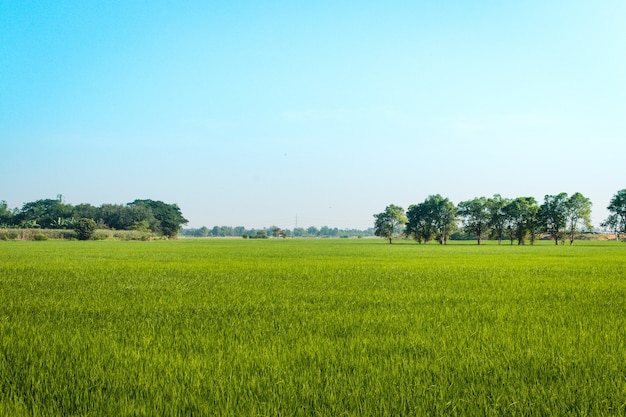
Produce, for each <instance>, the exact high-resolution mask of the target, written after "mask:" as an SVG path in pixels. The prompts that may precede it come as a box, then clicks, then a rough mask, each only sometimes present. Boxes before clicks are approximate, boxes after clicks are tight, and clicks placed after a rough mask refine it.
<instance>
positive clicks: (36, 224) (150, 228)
mask: <svg viewBox="0 0 626 417" xmlns="http://www.w3.org/2000/svg"><path fill="white" fill-rule="evenodd" d="M80 218H88V219H92V220H93V221H94V222H95V223H96V224H97V226H98V227H101V228H102V227H105V228H110V229H114V230H140V231H142V232H151V233H157V234H160V235H164V236H167V237H170V238H173V237H176V236H177V234H178V231H179V230H180V228H181V226H182V225H184V224H187V219H185V218H184V217H183V216H182V213H181V212H180V208H179V207H178V206H177V205H176V204H167V203H164V202H162V201H154V200H135V201H134V202H132V203H128V204H126V205H121V204H120V205H116V204H103V205H102V206H100V207H94V206H92V205H91V204H79V205H77V206H72V205H70V204H66V203H64V202H63V199H62V196H58V198H57V199H56V200H53V199H44V200H37V201H34V202H29V203H26V204H24V205H23V206H22V208H21V210H15V211H11V210H9V209H8V207H7V204H6V202H4V201H1V202H0V226H5V227H6V226H14V227H15V226H17V227H21V228H42V229H74V228H75V227H76V222H77V219H80Z"/></svg>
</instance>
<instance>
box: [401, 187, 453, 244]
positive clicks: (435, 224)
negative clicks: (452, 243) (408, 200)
mask: <svg viewBox="0 0 626 417" xmlns="http://www.w3.org/2000/svg"><path fill="white" fill-rule="evenodd" d="M407 219H408V222H407V228H406V233H407V235H409V236H413V238H414V239H415V240H417V241H418V242H420V243H421V242H424V243H425V242H428V241H429V240H431V239H432V238H436V239H437V240H438V241H439V243H441V244H446V243H447V241H448V239H449V238H450V235H451V234H452V232H454V231H455V230H456V228H457V208H456V207H455V206H454V204H452V202H451V201H450V200H448V199H447V198H444V197H442V196H441V195H439V194H437V195H431V196H428V198H427V199H426V200H424V202H423V203H420V204H416V205H411V206H410V207H409V210H408V211H407Z"/></svg>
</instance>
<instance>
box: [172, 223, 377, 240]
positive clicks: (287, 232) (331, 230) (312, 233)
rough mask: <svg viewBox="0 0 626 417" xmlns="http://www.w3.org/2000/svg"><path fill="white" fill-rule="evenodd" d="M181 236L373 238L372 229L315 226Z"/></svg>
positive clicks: (218, 230) (202, 230)
mask: <svg viewBox="0 0 626 417" xmlns="http://www.w3.org/2000/svg"><path fill="white" fill-rule="evenodd" d="M180 235H181V236H185V237H243V238H267V237H348V236H374V229H373V228H369V229H367V230H358V229H339V228H336V227H329V226H322V227H320V228H317V227H315V226H310V227H307V228H304V227H295V228H294V229H282V228H280V227H278V226H270V227H265V228H260V229H255V228H252V229H247V228H245V227H244V226H235V227H232V226H214V227H213V228H211V229H209V228H208V227H206V226H202V227H200V228H198V229H183V230H181V231H180Z"/></svg>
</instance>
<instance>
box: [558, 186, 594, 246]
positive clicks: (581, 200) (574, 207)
mask: <svg viewBox="0 0 626 417" xmlns="http://www.w3.org/2000/svg"><path fill="white" fill-rule="evenodd" d="M565 218H566V223H567V232H568V235H569V244H570V245H573V244H574V236H575V235H576V232H577V231H578V228H579V226H581V225H582V226H583V227H585V228H586V229H587V230H591V229H593V226H592V225H591V200H589V199H588V198H587V197H585V196H584V195H582V194H581V193H574V194H572V196H571V197H570V198H568V199H567V201H566V202H565Z"/></svg>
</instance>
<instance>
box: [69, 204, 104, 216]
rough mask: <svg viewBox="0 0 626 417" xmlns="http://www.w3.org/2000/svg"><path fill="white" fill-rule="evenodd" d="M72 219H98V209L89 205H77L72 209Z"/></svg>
mask: <svg viewBox="0 0 626 417" xmlns="http://www.w3.org/2000/svg"><path fill="white" fill-rule="evenodd" d="M72 217H74V218H76V219H80V218H86V219H94V220H97V219H98V207H95V206H92V205H91V204H78V205H76V206H74V207H73V208H72Z"/></svg>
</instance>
